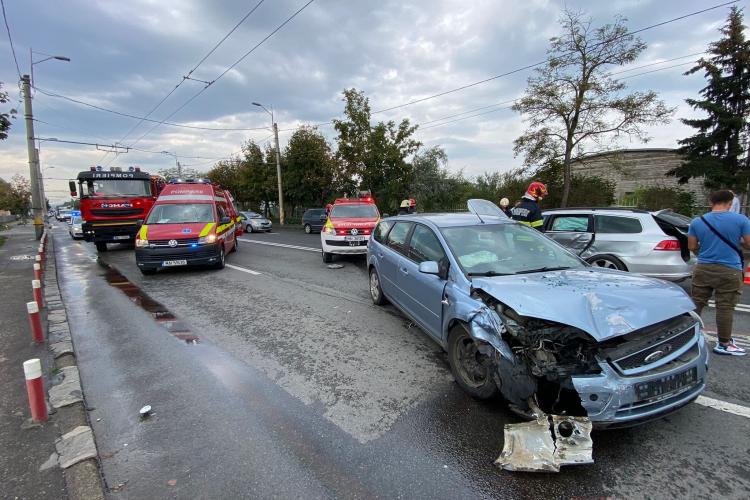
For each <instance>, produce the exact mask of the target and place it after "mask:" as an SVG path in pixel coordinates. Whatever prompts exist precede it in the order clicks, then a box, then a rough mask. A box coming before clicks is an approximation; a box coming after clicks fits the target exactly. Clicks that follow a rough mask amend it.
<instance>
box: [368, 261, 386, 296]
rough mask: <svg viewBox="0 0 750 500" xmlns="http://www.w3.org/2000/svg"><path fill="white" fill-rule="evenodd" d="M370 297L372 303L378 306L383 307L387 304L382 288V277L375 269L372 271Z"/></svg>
mask: <svg viewBox="0 0 750 500" xmlns="http://www.w3.org/2000/svg"><path fill="white" fill-rule="evenodd" d="M370 297H371V298H372V303H373V304H375V305H376V306H382V305H383V304H385V303H386V300H385V296H383V290H382V289H381V288H380V276H379V275H378V271H377V270H376V269H375V268H374V267H373V268H371V269H370Z"/></svg>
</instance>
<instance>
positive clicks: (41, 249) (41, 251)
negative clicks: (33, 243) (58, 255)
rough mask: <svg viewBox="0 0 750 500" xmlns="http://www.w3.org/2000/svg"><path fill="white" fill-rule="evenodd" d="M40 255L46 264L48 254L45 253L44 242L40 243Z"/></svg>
mask: <svg viewBox="0 0 750 500" xmlns="http://www.w3.org/2000/svg"><path fill="white" fill-rule="evenodd" d="M39 257H40V259H41V261H42V264H44V261H45V259H46V256H45V254H44V244H43V243H42V244H41V245H39Z"/></svg>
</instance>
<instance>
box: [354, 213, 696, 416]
mask: <svg viewBox="0 0 750 500" xmlns="http://www.w3.org/2000/svg"><path fill="white" fill-rule="evenodd" d="M477 201H479V202H481V203H474V202H477ZM470 204H471V205H470V207H471V208H472V211H473V212H474V213H463V214H435V215H401V216H399V217H390V218H386V219H383V220H382V221H380V223H379V224H378V225H377V226H376V228H375V231H374V232H373V237H372V238H370V241H369V243H368V247H367V266H368V272H369V277H370V281H369V285H370V286H369V287H370V294H371V296H372V300H373V302H374V303H375V304H379V305H380V304H383V303H385V302H386V300H387V301H390V302H391V303H392V304H393V305H395V306H396V307H397V308H399V309H400V310H401V311H403V312H404V314H406V315H407V316H408V317H409V318H410V319H411V320H412V321H414V323H416V324H417V325H419V327H420V328H421V329H422V330H424V331H425V332H426V333H427V334H428V335H429V336H430V337H431V338H432V339H433V340H435V341H436V342H437V343H438V344H440V346H442V347H443V348H444V349H445V350H446V351H447V352H448V362H449V364H450V366H451V371H452V372H453V376H454V378H455V379H456V382H457V383H458V385H459V386H460V387H461V388H462V389H463V390H464V391H466V392H467V393H469V394H470V395H472V396H474V397H476V398H480V399H486V398H490V397H492V396H494V395H495V394H498V393H500V394H501V395H502V396H503V397H504V398H505V399H506V400H507V401H508V402H509V403H510V407H511V408H512V409H515V410H516V411H518V412H519V413H522V414H525V415H526V416H528V417H531V416H532V415H531V410H532V408H533V406H534V405H539V407H540V408H541V409H542V410H543V411H544V412H546V413H557V414H566V415H580V416H587V417H589V418H590V419H591V421H592V422H593V423H594V425H596V426H598V427H608V426H609V427H613V426H624V425H633V424H636V423H639V422H643V421H646V420H649V419H652V418H657V417H659V416H663V415H665V414H667V413H670V412H672V411H674V410H676V409H678V408H680V407H682V406H684V405H685V404H687V403H689V402H690V401H692V400H694V399H695V398H696V397H698V395H699V394H700V393H701V392H702V391H703V389H704V387H705V383H706V371H707V367H708V349H707V347H706V341H705V339H704V337H703V325H702V323H701V320H700V317H699V316H698V315H697V314H695V311H694V309H695V305H694V304H693V302H692V301H691V300H690V297H688V295H687V294H686V293H685V291H684V290H682V288H680V287H679V286H677V285H675V284H673V283H666V282H664V281H661V280H657V279H652V278H647V277H644V276H639V275H636V274H631V273H625V272H621V271H616V270H611V269H602V268H599V267H595V266H591V265H589V264H587V263H586V262H585V261H583V260H582V259H580V258H578V257H577V256H575V255H574V254H573V253H571V252H569V251H568V250H566V249H565V248H563V247H562V246H560V245H558V244H556V243H555V242H554V241H552V240H550V239H549V238H545V237H544V235H542V233H540V232H539V231H537V230H535V229H530V228H528V227H525V226H523V225H521V224H518V223H516V222H514V221H511V220H509V219H508V218H507V217H505V215H502V216H492V215H487V214H484V213H482V212H481V211H480V209H479V208H478V207H480V206H481V205H485V206H486V205H492V204H491V203H490V202H487V201H485V200H470ZM495 208H497V207H495ZM498 211H499V209H498Z"/></svg>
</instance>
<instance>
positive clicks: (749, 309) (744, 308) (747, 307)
mask: <svg viewBox="0 0 750 500" xmlns="http://www.w3.org/2000/svg"><path fill="white" fill-rule="evenodd" d="M708 307H716V302H715V301H713V300H709V301H708ZM734 310H735V311H739V312H746V313H750V305H749V304H737V305H736V306H735V308H734Z"/></svg>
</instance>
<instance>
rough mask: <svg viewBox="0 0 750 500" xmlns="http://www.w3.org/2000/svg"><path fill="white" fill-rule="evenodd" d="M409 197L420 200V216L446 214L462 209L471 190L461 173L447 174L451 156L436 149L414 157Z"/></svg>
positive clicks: (440, 149)
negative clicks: (454, 208)
mask: <svg viewBox="0 0 750 500" xmlns="http://www.w3.org/2000/svg"><path fill="white" fill-rule="evenodd" d="M411 164H412V181H411V185H410V188H409V190H408V191H409V195H411V196H412V197H413V198H415V199H416V200H417V203H418V209H419V211H421V212H434V211H438V210H446V209H450V208H453V207H456V206H458V205H460V204H461V203H462V202H464V201H465V200H466V199H468V196H469V194H470V192H471V190H472V186H471V182H470V181H468V180H467V179H465V178H464V176H463V174H462V173H461V172H458V173H452V172H450V171H449V170H448V155H446V154H445V151H444V150H443V149H442V148H441V147H439V146H433V147H431V148H429V149H427V150H425V151H421V152H419V153H417V154H416V155H415V156H414V159H413V160H412V162H411Z"/></svg>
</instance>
